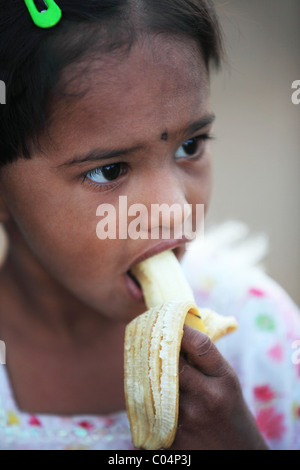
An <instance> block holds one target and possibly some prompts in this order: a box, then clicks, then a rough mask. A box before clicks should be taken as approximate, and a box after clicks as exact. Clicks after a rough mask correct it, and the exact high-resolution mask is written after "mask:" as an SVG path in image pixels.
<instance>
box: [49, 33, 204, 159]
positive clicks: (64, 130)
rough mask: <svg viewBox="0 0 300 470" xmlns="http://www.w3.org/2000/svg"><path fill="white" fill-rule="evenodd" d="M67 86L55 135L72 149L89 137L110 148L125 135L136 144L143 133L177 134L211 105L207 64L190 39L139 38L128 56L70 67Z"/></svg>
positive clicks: (55, 115)
mask: <svg viewBox="0 0 300 470" xmlns="http://www.w3.org/2000/svg"><path fill="white" fill-rule="evenodd" d="M62 83H63V86H64V88H65V90H64V91H65V93H64V96H63V97H62V98H54V100H53V101H52V104H51V120H50V123H51V125H50V134H51V137H52V140H53V141H54V142H56V143H64V144H65V145H67V146H69V147H71V148H72V145H73V144H74V138H75V140H76V141H77V144H76V145H77V150H78V145H79V146H83V147H84V145H85V144H86V141H88V140H89V139H91V140H93V144H95V143H100V144H101V143H103V144H108V145H109V144H110V143H111V142H112V141H115V140H118V139H119V138H120V136H122V138H123V139H125V140H127V139H128V140H129V141H130V142H128V143H130V144H131V143H132V138H133V136H134V135H137V134H138V135H139V137H140V139H142V140H143V139H144V140H145V139H146V140H147V139H148V138H149V139H150V138H151V134H152V133H153V135H154V134H157V133H160V132H161V131H166V130H168V131H169V132H172V131H174V132H176V131H177V130H179V129H180V127H181V126H183V125H186V123H189V122H190V121H192V120H195V117H198V118H199V117H201V115H200V114H201V110H202V112H203V113H205V112H206V111H207V106H208V104H207V103H208V95H209V83H208V74H207V70H206V67H205V64H204V60H203V58H202V55H201V52H200V51H199V49H198V46H197V44H196V43H194V42H193V41H192V40H190V39H186V38H170V37H163V36H157V37H155V38H147V39H144V40H139V41H138V42H137V43H136V44H135V45H134V46H133V47H132V48H131V50H130V52H129V53H128V54H126V55H124V54H123V55H120V54H116V55H106V56H103V57H101V58H98V59H97V60H93V61H92V60H90V61H86V62H83V63H81V64H79V65H76V66H72V67H69V68H68V69H66V70H65V72H64V74H63V77H62ZM79 132H80V135H81V136H82V142H80V143H78V133H79ZM97 139H98V140H99V142H95V140H97ZM123 143H124V144H126V142H123ZM71 148H70V151H71ZM83 150H85V149H83Z"/></svg>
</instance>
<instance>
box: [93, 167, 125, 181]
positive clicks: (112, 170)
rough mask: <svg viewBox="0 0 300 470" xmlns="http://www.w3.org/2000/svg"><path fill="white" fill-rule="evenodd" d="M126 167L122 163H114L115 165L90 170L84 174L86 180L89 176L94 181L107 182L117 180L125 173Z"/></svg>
mask: <svg viewBox="0 0 300 470" xmlns="http://www.w3.org/2000/svg"><path fill="white" fill-rule="evenodd" d="M124 172H125V168H124V165H123V164H122V163H114V164H113V165H107V166H102V167H99V168H95V169H94V170H90V171H88V172H87V173H85V175H84V180H86V179H87V178H88V179H89V180H91V181H92V182H93V183H97V184H105V183H110V182H111V181H115V180H116V179H118V178H119V177H120V176H121V175H122V174H124Z"/></svg>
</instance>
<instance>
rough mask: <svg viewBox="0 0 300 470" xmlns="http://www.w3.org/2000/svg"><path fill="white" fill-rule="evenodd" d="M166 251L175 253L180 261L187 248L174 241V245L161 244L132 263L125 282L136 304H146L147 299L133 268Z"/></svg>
mask: <svg viewBox="0 0 300 470" xmlns="http://www.w3.org/2000/svg"><path fill="white" fill-rule="evenodd" d="M166 250H171V251H173V253H174V255H175V256H176V258H177V259H178V260H180V258H181V257H182V255H183V254H184V251H185V248H184V244H183V243H182V241H181V242H180V243H179V242H177V243H174V241H173V243H172V244H170V243H169V244H166V243H163V244H159V245H158V246H157V247H155V248H154V249H152V250H150V251H147V252H146V253H145V254H143V255H142V256H140V257H139V258H138V259H136V260H135V262H134V263H132V265H131V267H130V268H129V269H128V271H127V272H126V275H125V281H126V287H127V291H128V293H129V294H130V297H131V298H132V299H134V300H135V301H136V302H143V303H145V299H144V294H143V290H142V287H141V284H140V283H139V281H138V280H137V278H136V277H135V276H134V275H133V274H132V272H131V268H132V267H133V266H136V265H137V264H139V263H141V262H142V261H145V260H146V259H148V258H150V257H152V256H155V255H157V254H159V253H161V252H163V251H166Z"/></svg>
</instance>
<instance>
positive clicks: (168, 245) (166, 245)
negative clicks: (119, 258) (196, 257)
mask: <svg viewBox="0 0 300 470" xmlns="http://www.w3.org/2000/svg"><path fill="white" fill-rule="evenodd" d="M187 241H188V239H187V238H184V237H183V238H181V239H180V240H167V241H163V242H161V243H158V244H157V245H156V246H154V247H152V248H150V249H148V250H147V251H145V252H144V253H142V254H141V255H139V256H138V257H137V258H135V259H134V261H133V262H132V263H131V264H130V266H129V268H128V270H127V272H128V271H130V269H131V268H133V266H136V265H137V264H139V263H141V262H142V261H145V260H146V259H148V258H151V257H152V256H155V255H158V254H159V253H162V252H163V251H167V250H174V249H175V248H178V247H180V246H182V245H185V243H186V242H187ZM175 254H176V253H175Z"/></svg>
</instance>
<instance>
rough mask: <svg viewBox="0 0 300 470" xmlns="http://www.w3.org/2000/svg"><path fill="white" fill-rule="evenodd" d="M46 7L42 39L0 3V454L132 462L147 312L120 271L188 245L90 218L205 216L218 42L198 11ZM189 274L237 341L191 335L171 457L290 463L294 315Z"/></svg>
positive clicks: (247, 283) (277, 299) (253, 284)
mask: <svg viewBox="0 0 300 470" xmlns="http://www.w3.org/2000/svg"><path fill="white" fill-rule="evenodd" d="M31 3H32V2H31ZM46 3H47V4H49V5H48V6H49V7H50V3H51V4H52V6H53V3H55V5H58V7H59V9H60V11H61V13H62V16H61V18H60V17H57V19H56V20H55V21H54V23H55V24H51V27H50V24H48V26H49V27H47V28H44V27H41V25H39V24H36V22H34V21H33V20H34V19H35V15H34V13H33V11H34V10H33V7H32V6H31V7H30V8H29V9H28V8H27V5H26V4H25V2H24V1H22V0H14V1H11V2H9V3H7V2H4V1H2V0H1V2H0V5H1V10H0V14H1V24H0V37H1V46H0V47H1V49H0V54H1V55H0V57H1V61H0V64H1V75H0V79H1V80H3V81H4V83H5V84H6V93H7V96H6V105H3V106H1V123H0V128H1V152H0V155H1V162H0V163H1V172H0V217H1V222H2V223H3V224H4V227H5V230H6V233H7V235H8V240H9V248H8V252H7V256H6V260H5V262H4V264H3V266H2V269H1V273H0V298H1V303H0V338H1V340H2V341H3V342H5V345H6V365H5V366H4V365H1V366H0V448H2V449H14V450H15V449H51V450H56V449H118V450H120V449H130V448H132V443H131V440H130V432H129V427H128V422H127V418H126V413H125V411H124V409H125V404H124V387H123V346H124V330H125V327H126V324H127V323H128V322H129V321H130V320H132V319H133V318H134V317H136V316H137V315H139V314H141V313H143V312H144V311H145V309H146V307H145V304H144V301H143V298H142V296H141V292H140V289H139V287H138V286H137V285H136V284H135V283H134V281H133V280H132V278H131V277H130V275H129V270H130V268H131V267H132V266H133V265H134V264H136V263H137V262H138V260H140V259H141V258H145V257H149V256H152V255H154V254H156V253H159V252H161V251H164V250H166V249H173V250H174V253H175V254H176V256H177V257H178V259H180V260H181V259H182V258H183V255H184V253H185V243H184V241H185V240H183V239H182V240H179V239H176V238H175V237H173V238H171V239H169V240H152V239H142V238H141V239H137V240H133V239H130V238H127V239H121V238H120V239H114V240H112V239H107V240H99V238H97V236H96V225H97V222H98V219H97V217H96V213H97V208H98V206H99V205H100V204H111V205H113V206H114V207H116V208H117V207H118V201H119V197H120V196H126V197H127V202H128V206H129V205H131V204H135V203H140V204H144V206H145V207H147V208H150V206H151V205H152V204H155V203H156V204H157V203H158V204H162V203H165V204H167V205H168V206H171V205H172V204H174V203H176V204H179V205H181V206H182V207H183V206H184V204H190V206H191V207H192V208H193V210H194V207H196V205H197V204H204V205H205V208H207V205H208V203H209V198H210V192H211V160H210V154H209V147H208V140H209V138H210V136H211V132H212V125H213V121H214V114H213V110H212V108H211V106H210V101H209V71H210V66H211V64H214V65H219V63H220V61H221V57H222V44H221V34H220V28H219V25H218V20H217V17H216V14H215V11H214V8H213V5H212V2H210V1H207V0H159V1H158V0H122V1H121V0H89V1H82V0H81V1H79V0H57V1H56V2H49V1H48V2H46ZM35 5H36V7H37V8H38V9H39V10H43V9H45V5H44V3H43V2H39V1H36V2H35ZM36 13H37V18H40V16H39V15H38V12H36ZM176 224H178V221H177V220H176V218H175V217H174V218H173V219H172V220H171V226H172V228H173V229H175V228H176V227H175V226H176ZM160 228H161V227H160ZM218 264H219V265H220V269H223V271H220V270H218V271H216V268H217V265H218ZM185 268H186V272H187V274H189V275H191V274H190V273H191V272H192V273H193V276H192V278H190V282H191V285H192V286H193V287H194V290H195V295H196V296H197V300H198V302H199V305H201V306H202V305H203V306H211V307H214V308H215V309H218V311H219V313H223V314H229V313H230V314H232V313H233V314H236V315H237V316H238V318H239V322H240V331H239V332H238V333H237V334H236V335H235V336H232V337H231V338H228V339H226V340H225V341H224V342H223V343H222V344H223V345H222V344H221V346H220V350H218V349H217V348H216V347H215V346H214V345H212V344H210V342H208V341H207V338H206V336H205V335H203V334H201V333H199V332H196V331H194V330H192V329H189V328H186V330H185V334H184V338H183V343H182V350H183V352H184V353H185V358H186V360H184V359H181V362H180V418H179V427H178V432H177V435H176V439H175V441H174V444H173V446H172V449H266V448H267V447H268V445H269V446H271V447H273V448H276V447H291V448H292V447H296V446H297V445H299V432H298V431H299V416H298V415H297V413H298V414H299V407H300V404H299V394H298V395H297V393H296V392H297V390H298V391H299V368H298V366H296V365H295V364H294V363H293V362H292V360H291V357H292V355H291V354H290V353H291V352H292V350H291V345H292V342H293V340H296V339H297V335H299V337H300V332H299V329H300V327H299V318H298V316H297V311H296V308H295V307H294V305H293V304H292V302H291V301H290V300H289V299H288V298H287V297H286V296H285V294H284V293H282V291H281V290H280V289H279V288H278V287H277V286H274V285H273V284H272V283H271V281H268V280H267V279H265V278H264V277H263V276H260V275H258V274H257V275H256V277H255V276H254V277H253V273H252V272H250V273H249V274H247V275H246V274H245V273H240V272H239V273H237V272H236V271H235V268H234V266H233V265H230V266H228V265H226V264H224V263H223V262H222V259H219V263H218V258H217V257H215V256H214V257H213V261H212V260H210V262H207V260H206V259H205V257H204V258H203V256H202V255H201V253H200V252H199V255H198V258H197V257H196V258H195V254H194V251H193V257H191V256H190V257H189V256H188V253H187V256H186V258H185ZM215 271H216V272H217V273H218V274H217V277H216V278H215V280H213V281H212V279H213V278H214V276H215V274H214V272H215ZM224 272H225V277H224ZM220 273H221V274H220ZM208 279H210V283H209V282H208ZM229 307H230V308H229ZM258 326H259V328H258ZM255 327H256V330H257V331H256V330H255ZM272 348H273V349H272ZM220 351H222V354H221V352H220ZM270 351H273V352H272V354H271V353H270ZM225 355H227V358H228V359H229V360H230V361H231V363H232V365H233V366H234V368H235V371H236V372H234V371H233V369H232V368H231V366H230V365H229V363H228V362H227V361H226V360H225V358H224V356H225ZM272 355H273V356H272ZM272 357H276V361H275V362H274V363H272V364H270V365H269V367H267V365H268V364H267V360H269V362H271V360H270V359H271V358H272ZM294 362H295V361H294ZM192 364H193V365H192ZM236 374H238V376H239V379H240V382H241V385H240V382H239V380H238V378H237V375H236ZM276 374H277V375H278V376H279V377H280V382H279V384H278V383H277V380H275V378H274V377H275V375H276ZM276 387H277V388H276ZM242 390H243V392H242ZM249 408H251V412H250V409H249ZM253 414H254V415H255V417H256V420H257V424H258V426H257V424H256V423H255V419H254V417H253ZM270 420H271V422H272V423H275V428H274V426H273V427H272V429H271V430H270V427H268V424H266V423H269V422H270ZM259 429H260V430H261V431H260V430H259ZM274 429H275V430H274ZM297 436H298V437H297ZM266 441H268V442H267V443H266ZM267 444H268V445H267Z"/></svg>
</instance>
